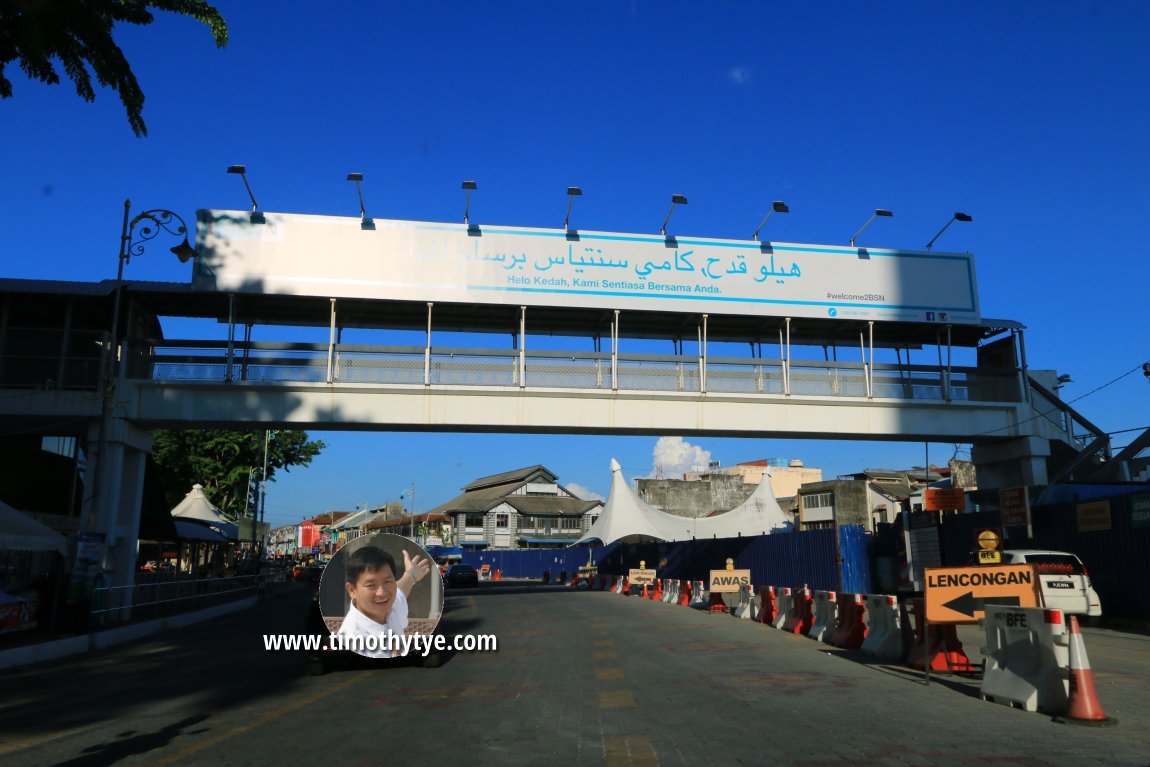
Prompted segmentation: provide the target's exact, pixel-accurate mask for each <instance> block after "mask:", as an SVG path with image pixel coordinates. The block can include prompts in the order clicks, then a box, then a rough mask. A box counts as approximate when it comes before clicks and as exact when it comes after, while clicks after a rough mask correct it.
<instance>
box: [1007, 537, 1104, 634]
mask: <svg viewBox="0 0 1150 767" xmlns="http://www.w3.org/2000/svg"><path fill="white" fill-rule="evenodd" d="M1002 561H1003V563H1004V564H1011V565H1034V568H1035V570H1037V571H1038V580H1039V581H1040V582H1041V583H1042V600H1043V601H1044V602H1045V603H1046V606H1047V607H1057V608H1058V609H1059V610H1062V612H1063V613H1065V614H1067V615H1085V616H1087V617H1090V618H1097V617H1100V616H1101V615H1102V601H1101V600H1100V599H1099V598H1098V592H1096V591H1095V590H1094V585H1093V584H1092V583H1091V582H1090V573H1088V572H1086V566H1085V565H1083V564H1082V560H1081V559H1079V558H1078V557H1077V556H1075V555H1074V554H1071V553H1069V552H1066V551H1038V550H1033V549H1011V550H1009V551H1004V552H1002Z"/></svg>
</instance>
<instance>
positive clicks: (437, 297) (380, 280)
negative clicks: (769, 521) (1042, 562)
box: [0, 207, 1107, 582]
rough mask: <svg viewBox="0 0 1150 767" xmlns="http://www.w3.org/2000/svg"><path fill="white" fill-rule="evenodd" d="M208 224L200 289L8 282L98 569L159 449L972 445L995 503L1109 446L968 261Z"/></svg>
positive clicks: (26, 396) (4, 360)
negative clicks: (222, 431) (361, 444)
mask: <svg viewBox="0 0 1150 767" xmlns="http://www.w3.org/2000/svg"><path fill="white" fill-rule="evenodd" d="M125 212H126V214H127V207H126V208H125ZM141 217H143V219H146V220H147V221H151V222H153V223H154V224H155V226H150V228H148V229H142V230H141V234H144V235H145V241H146V239H147V238H150V237H151V236H155V235H156V234H157V233H158V232H160V231H168V232H172V233H174V234H176V235H177V237H178V236H179V235H181V234H183V229H182V228H179V229H176V230H172V229H170V228H167V227H166V226H165V225H164V224H165V221H166V219H165V218H164V216H163V215H162V212H155V211H149V212H147V213H145V214H141V216H138V217H137V219H136V220H134V221H133V222H132V224H130V225H128V226H127V227H126V230H125V240H124V244H125V247H124V250H123V251H122V253H121V262H120V266H121V269H122V268H123V266H124V265H125V264H126V263H127V262H128V259H129V256H131V255H140V253H141V251H140V247H142V246H141V245H140V244H138V243H132V242H130V240H131V236H132V234H133V231H132V230H133V227H135V226H136V222H137V221H140V220H141ZM125 222H127V215H125ZM199 224H200V226H199V228H198V231H197V238H196V239H197V250H198V253H197V255H196V260H195V265H194V272H193V278H192V281H191V283H190V284H181V283H143V282H131V281H123V280H122V279H120V278H118V279H117V280H116V281H115V282H110V281H107V282H102V283H97V284H90V283H74V282H57V281H30V280H0V301H2V303H0V388H2V389H3V396H0V416H3V418H4V420H5V423H6V424H8V425H9V429H8V432H9V433H10V434H11V433H22V434H43V435H52V436H69V435H71V436H76V437H77V438H78V441H79V442H80V443H81V444H83V446H84V455H85V457H86V459H87V462H88V468H89V471H90V474H91V476H92V477H93V478H94V479H93V482H92V484H93V487H92V489H91V492H89V491H88V489H87V488H85V496H84V497H85V498H86V505H85V512H84V514H83V516H84V518H85V519H87V520H95V522H88V523H85V524H86V525H87V528H86V529H89V528H91V529H96V530H101V531H103V534H104V535H105V538H104V541H105V546H106V549H107V552H108V553H107V555H106V559H107V561H108V562H113V561H119V562H120V563H121V564H125V563H128V562H129V561H130V555H129V550H130V549H131V550H134V535H135V531H136V530H137V529H138V519H139V517H138V509H139V505H140V495H141V488H142V485H143V474H144V458H145V456H146V454H147V451H148V450H150V430H151V429H154V428H157V427H200V428H203V427H218V428H236V429H264V428H285V427H292V428H301V429H309V430H316V429H318V430H370V431H389V432H392V431H439V432H501V433H550V434H599V435H683V436H723V437H758V438H791V439H796V438H806V439H850V440H878V441H913V442H923V441H935V442H950V443H964V444H972V445H973V446H974V450H973V451H972V452H973V456H972V457H973V458H974V461H975V463H976V465H977V466H978V469H979V481H980V486H982V487H988V488H993V487H1002V486H1014V485H1036V484H1045V483H1046V481H1047V478H1048V477H1047V473H1048V459H1050V458H1058V457H1059V456H1058V455H1056V453H1058V452H1060V451H1061V452H1063V453H1065V454H1066V455H1063V456H1061V458H1062V460H1064V461H1069V460H1070V459H1071V458H1074V457H1075V456H1079V457H1080V458H1081V457H1082V456H1088V455H1091V454H1092V452H1093V453H1097V452H1098V450H1099V449H1102V450H1105V448H1106V446H1107V443H1106V442H1105V435H1104V434H1102V433H1101V432H1100V431H1099V430H1098V429H1096V428H1095V427H1093V426H1092V425H1091V424H1089V422H1087V421H1086V420H1085V419H1083V418H1081V416H1079V415H1078V414H1077V413H1075V412H1074V411H1072V410H1071V409H1070V408H1069V407H1067V406H1066V405H1064V404H1063V403H1061V402H1060V401H1059V399H1058V397H1057V396H1056V394H1055V393H1054V392H1052V391H1051V390H1050V389H1049V388H1046V387H1045V386H1044V385H1043V382H1042V380H1036V379H1040V378H1041V376H1040V375H1039V374H1034V375H1032V374H1031V371H1029V370H1028V369H1027V363H1026V357H1025V345H1024V343H1023V328H1022V326H1021V325H1019V324H1018V323H1014V322H1010V321H994V320H987V319H985V318H983V317H981V315H980V314H979V311H978V302H977V295H976V289H975V283H974V271H973V262H972V259H971V257H970V256H969V254H940V253H937V252H934V253H928V252H911V251H906V252H904V251H883V250H868V249H866V248H855V247H853V245H852V247H849V248H844V247H836V246H810V245H795V244H787V243H765V242H758V241H754V242H747V241H717V240H702V239H690V240H689V239H686V238H683V239H677V238H675V237H670V236H660V237H654V236H650V235H618V234H612V233H594V232H578V231H575V230H570V229H568V230H565V231H564V230H524V229H511V228H488V227H480V226H477V225H474V224H469V225H466V226H459V225H452V224H429V223H426V222H396V221H383V220H375V221H371V220H368V219H364V220H362V221H361V220H360V219H346V218H345V219H339V218H331V217H309V216H290V215H285V214H267V215H266V216H265V215H264V214H259V215H258V216H257V215H256V214H255V213H253V214H251V216H249V215H248V214H247V213H244V212H235V211H201V212H200V217H199ZM174 252H177V255H181V257H182V258H183V257H185V256H186V255H187V252H186V244H185V245H184V246H182V247H178V248H176V249H174ZM508 347H510V348H508ZM668 347H669V350H670V351H671V352H672V353H671V354H665V353H659V352H665V351H667V350H668ZM744 350H745V351H744ZM764 350H766V351H765V353H764ZM956 356H957V357H958V358H959V360H958V362H957V363H956V362H955V357H956ZM912 359H913V362H912ZM1046 383H1047V384H1049V385H1050V386H1051V387H1052V386H1053V376H1052V375H1051V376H1049V380H1046ZM89 506H91V507H93V508H92V509H89V508H88V507H89ZM97 507H98V508H97ZM121 576H122V577H121ZM117 578H118V579H120V580H124V579H126V580H127V581H129V582H130V580H131V576H130V572H129V573H121V575H120V576H117Z"/></svg>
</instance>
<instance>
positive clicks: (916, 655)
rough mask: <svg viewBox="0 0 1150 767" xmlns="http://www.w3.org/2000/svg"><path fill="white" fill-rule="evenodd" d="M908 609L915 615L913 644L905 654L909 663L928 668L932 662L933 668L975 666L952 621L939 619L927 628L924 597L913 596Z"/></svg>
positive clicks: (931, 666) (949, 668)
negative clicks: (916, 597) (963, 646)
mask: <svg viewBox="0 0 1150 767" xmlns="http://www.w3.org/2000/svg"><path fill="white" fill-rule="evenodd" d="M908 612H909V613H910V615H911V616H913V617H914V644H913V645H912V646H911V648H910V653H909V654H908V655H907V658H906V664H907V665H908V666H910V667H911V668H921V669H925V668H926V667H927V664H929V665H930V670H931V671H950V672H955V671H963V672H970V671H974V670H975V667H974V664H972V663H971V662H970V658H968V657H967V655H966V653H965V652H964V651H963V649H962V642H960V641H958V632H957V631H956V630H955V627H954V625H953V624H948V623H938V624H934V625H931V626H930V627H929V628H928V627H927V624H926V602H925V600H923V599H912V600H911V602H910V610H909V611H908Z"/></svg>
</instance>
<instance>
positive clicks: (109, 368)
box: [86, 200, 196, 559]
mask: <svg viewBox="0 0 1150 767" xmlns="http://www.w3.org/2000/svg"><path fill="white" fill-rule="evenodd" d="M131 208H132V201H131V200H124V223H123V227H122V229H121V231H120V254H119V263H118V266H117V269H116V290H115V294H114V297H113V301H114V306H113V309H112V333H111V340H110V342H109V344H108V347H107V350H106V351H107V354H106V356H105V358H104V364H103V365H102V373H101V381H100V386H101V391H100V424H99V435H98V445H99V447H98V453H97V456H98V458H97V461H98V463H97V471H96V472H95V478H94V485H95V487H94V488H93V493H92V495H93V497H94V499H95V508H96V511H97V513H95V514H89V517H88V520H87V525H86V529H87V530H88V531H89V532H94V527H95V526H96V522H97V520H98V521H99V522H100V524H102V525H108V524H109V522H110V520H109V516H110V515H111V514H112V513H113V508H112V504H111V503H109V498H108V493H107V492H106V489H107V487H108V484H109V482H110V480H111V477H110V476H109V474H110V466H109V464H110V461H109V460H108V440H109V433H110V432H111V426H112V404H113V401H114V399H115V395H116V387H117V385H118V383H119V377H120V375H121V364H122V354H121V349H120V342H119V334H120V303H121V298H122V294H123V291H124V265H125V264H126V263H128V262H129V261H130V260H131V258H132V256H141V255H143V254H144V250H145V249H146V247H147V244H148V243H149V242H150V241H152V240H153V239H155V238H156V237H157V236H159V235H160V234H161V233H167V234H169V235H172V236H173V237H181V238H182V241H181V242H180V243H179V244H178V245H176V246H175V247H173V248H170V250H171V252H172V253H173V254H174V255H175V256H176V257H177V258H179V259H180V261H181V262H184V263H186V262H187V261H188V260H190V259H191V258H193V257H194V256H195V255H196V252H195V250H194V249H193V248H192V246H191V245H190V244H189V243H188V227H187V224H186V223H185V222H184V219H183V218H181V217H180V216H179V215H178V214H176V213H173V212H172V211H170V210H164V209H162V208H154V209H152V210H146V211H144V212H143V213H140V214H138V215H136V217H135V218H131V219H130V220H129V216H130V215H131ZM105 559H107V557H106V556H105Z"/></svg>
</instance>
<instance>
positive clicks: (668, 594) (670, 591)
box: [662, 578, 679, 605]
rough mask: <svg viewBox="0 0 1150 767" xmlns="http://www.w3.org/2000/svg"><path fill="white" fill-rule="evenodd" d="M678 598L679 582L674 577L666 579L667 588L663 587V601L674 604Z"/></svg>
mask: <svg viewBox="0 0 1150 767" xmlns="http://www.w3.org/2000/svg"><path fill="white" fill-rule="evenodd" d="M678 599H679V582H678V581H677V580H675V579H674V578H672V579H670V580H668V581H667V588H665V589H663V600H662V601H663V603H664V604H670V605H673V604H675V602H676V601H678Z"/></svg>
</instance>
